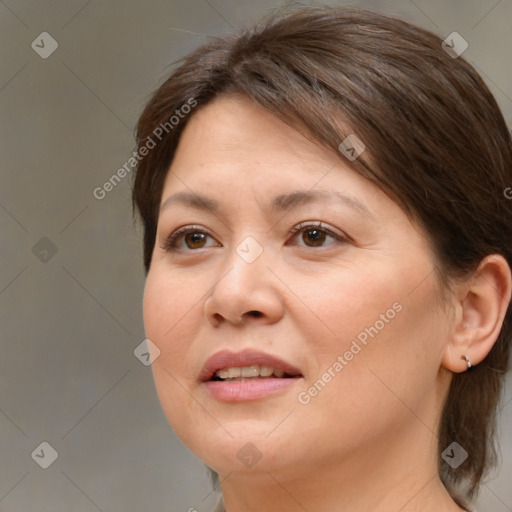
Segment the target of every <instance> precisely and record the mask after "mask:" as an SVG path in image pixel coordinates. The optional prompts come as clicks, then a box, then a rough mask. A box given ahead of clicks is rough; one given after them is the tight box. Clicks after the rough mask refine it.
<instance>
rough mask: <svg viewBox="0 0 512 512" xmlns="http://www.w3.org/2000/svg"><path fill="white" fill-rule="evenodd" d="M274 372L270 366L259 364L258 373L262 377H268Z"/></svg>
mask: <svg viewBox="0 0 512 512" xmlns="http://www.w3.org/2000/svg"><path fill="white" fill-rule="evenodd" d="M273 373H274V368H271V367H270V366H260V375H261V376H262V377H270V376H271V375H272V374H273Z"/></svg>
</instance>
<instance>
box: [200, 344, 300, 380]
mask: <svg viewBox="0 0 512 512" xmlns="http://www.w3.org/2000/svg"><path fill="white" fill-rule="evenodd" d="M253 364H259V365H261V366H269V367H271V368H274V370H282V371H283V372H284V373H286V374H288V375H293V376H301V375H302V374H301V372H300V370H299V369H298V368H296V367H295V366H293V365H292V364H290V363H287V362H286V361H283V360H282V359H280V358H279V357H277V356H273V355H270V354H265V353H264V352H260V351H257V350H253V349H245V350H242V351H240V352H232V351H231V350H221V351H219V352H217V353H215V354H214V355H213V356H212V357H210V358H209V359H208V360H207V361H206V363H205V365H204V367H203V369H202V370H201V373H200V375H199V378H200V380H201V381H203V382H204V381H207V380H210V379H211V378H212V377H213V375H214V374H215V372H217V371H219V370H224V369H227V368H235V367H243V366H251V365H253Z"/></svg>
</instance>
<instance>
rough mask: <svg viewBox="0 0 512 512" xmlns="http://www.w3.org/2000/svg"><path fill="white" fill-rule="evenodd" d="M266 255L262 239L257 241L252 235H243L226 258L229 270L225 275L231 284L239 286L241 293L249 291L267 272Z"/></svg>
mask: <svg viewBox="0 0 512 512" xmlns="http://www.w3.org/2000/svg"><path fill="white" fill-rule="evenodd" d="M258 238H260V240H261V239H262V238H263V237H262V235H260V236H258ZM267 256H268V250H267V251H265V248H264V245H263V240H261V242H259V241H258V240H257V239H256V237H255V236H253V235H247V236H245V237H244V238H243V239H242V241H241V242H239V243H238V244H236V245H234V247H233V249H232V251H231V254H230V255H229V257H228V258H227V267H228V268H229V269H230V270H229V272H228V275H227V276H226V277H227V278H228V280H229V281H230V282H231V285H235V288H240V291H241V293H246V292H249V291H250V289H252V287H253V286H255V285H256V284H257V282H260V281H261V278H262V277H263V276H265V274H266V273H267V268H266V263H267V261H266V260H267ZM236 285H238V286H236ZM247 288H249V289H247Z"/></svg>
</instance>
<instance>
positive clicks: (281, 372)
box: [274, 370, 284, 378]
mask: <svg viewBox="0 0 512 512" xmlns="http://www.w3.org/2000/svg"><path fill="white" fill-rule="evenodd" d="M274 375H275V376H276V377H278V378H280V377H282V376H283V375H284V372H283V370H274Z"/></svg>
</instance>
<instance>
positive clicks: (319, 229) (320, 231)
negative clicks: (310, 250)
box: [291, 222, 348, 247]
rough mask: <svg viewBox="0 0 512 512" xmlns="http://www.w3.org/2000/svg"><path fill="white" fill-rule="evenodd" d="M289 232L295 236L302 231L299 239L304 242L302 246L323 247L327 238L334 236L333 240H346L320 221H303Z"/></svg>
mask: <svg viewBox="0 0 512 512" xmlns="http://www.w3.org/2000/svg"><path fill="white" fill-rule="evenodd" d="M291 232H292V235H294V236H293V238H295V235H298V234H300V233H302V236H301V237H300V240H302V241H303V242H304V245H303V247H323V246H324V245H325V242H326V241H327V239H328V238H334V240H336V241H338V242H347V241H348V240H347V238H345V237H344V236H342V235H340V234H338V233H335V232H334V231H333V230H331V229H329V228H326V227H325V226H323V225H322V223H321V222H318V223H316V224H312V223H306V222H303V223H302V224H299V225H298V226H295V227H294V228H293V229H292V231H291ZM331 243H332V242H331ZM299 245H300V244H299ZM327 245H331V244H327Z"/></svg>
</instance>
